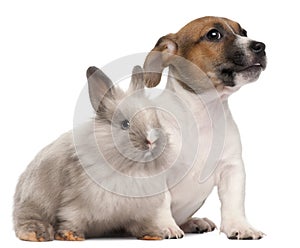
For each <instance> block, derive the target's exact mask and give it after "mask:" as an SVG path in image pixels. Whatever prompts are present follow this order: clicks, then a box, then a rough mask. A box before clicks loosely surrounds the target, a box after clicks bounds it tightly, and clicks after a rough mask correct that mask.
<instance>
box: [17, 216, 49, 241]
mask: <svg viewBox="0 0 300 248" xmlns="http://www.w3.org/2000/svg"><path fill="white" fill-rule="evenodd" d="M17 236H18V238H19V239H21V240H24V241H33V242H44V241H52V240H53V238H54V237H53V236H54V235H53V227H52V226H51V225H49V224H45V223H43V222H41V221H34V220H32V221H30V222H29V223H27V224H25V225H22V226H21V227H19V228H17Z"/></svg>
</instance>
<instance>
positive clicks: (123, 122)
mask: <svg viewBox="0 0 300 248" xmlns="http://www.w3.org/2000/svg"><path fill="white" fill-rule="evenodd" d="M129 127H130V123H129V121H128V120H124V121H122V122H121V128H122V129H123V130H127V129H128V128H129Z"/></svg>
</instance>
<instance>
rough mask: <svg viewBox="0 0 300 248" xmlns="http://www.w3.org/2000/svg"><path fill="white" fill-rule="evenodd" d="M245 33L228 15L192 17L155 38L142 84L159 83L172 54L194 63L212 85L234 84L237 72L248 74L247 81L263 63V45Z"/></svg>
mask: <svg viewBox="0 0 300 248" xmlns="http://www.w3.org/2000/svg"><path fill="white" fill-rule="evenodd" d="M246 37H247V32H246V31H245V30H244V29H243V28H241V26H240V25H239V24H238V23H237V22H234V21H231V20H229V19H226V18H219V17H203V18H199V19H196V20H194V21H192V22H190V23H188V24H187V25H185V26H184V27H183V28H181V29H180V30H179V31H178V32H177V33H176V34H169V35H166V36H163V37H162V38H160V39H159V40H158V42H157V44H156V45H155V47H154V48H153V49H152V51H151V52H150V53H149V54H148V56H147V58H146V60H145V64H144V69H145V71H146V72H147V71H148V73H146V74H145V81H146V82H145V83H146V86H148V87H154V86H156V85H157V84H159V82H160V79H161V73H162V71H163V69H164V68H165V67H167V66H170V65H172V66H174V67H175V68H176V63H174V61H175V59H174V58H176V56H180V57H183V58H184V59H186V60H188V61H190V62H192V63H193V64H194V65H196V66H197V67H198V68H199V69H201V71H202V72H203V73H204V74H205V75H207V76H208V77H209V78H210V80H211V81H212V83H213V85H214V86H215V87H217V86H218V85H220V84H223V85H225V86H230V87H232V86H235V84H236V83H237V82H235V81H236V76H237V75H240V77H239V78H245V77H246V76H247V77H248V76H249V81H250V80H251V79H253V78H255V76H256V74H260V71H261V70H262V69H264V68H265V66H266V59H265V51H264V49H265V46H264V44H263V43H261V42H255V41H251V40H250V39H248V38H246ZM177 69H178V68H177ZM244 71H246V72H247V73H244ZM249 71H250V72H249ZM242 72H243V73H242ZM239 73H240V74H239ZM245 80H248V79H245Z"/></svg>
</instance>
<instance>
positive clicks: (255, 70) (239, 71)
mask: <svg viewBox="0 0 300 248" xmlns="http://www.w3.org/2000/svg"><path fill="white" fill-rule="evenodd" d="M265 68H266V61H265V60H262V61H259V62H254V63H253V64H251V65H246V66H240V65H231V66H228V67H225V68H222V69H221V70H220V74H219V79H220V80H221V81H222V83H223V84H224V86H229V87H234V86H236V85H237V84H239V81H243V82H253V81H255V80H257V79H258V77H259V75H260V73H261V72H262V71H263V70H264V69H265Z"/></svg>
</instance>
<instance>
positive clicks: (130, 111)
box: [111, 91, 167, 162]
mask: <svg viewBox="0 0 300 248" xmlns="http://www.w3.org/2000/svg"><path fill="white" fill-rule="evenodd" d="M111 127H112V129H111V131H112V136H113V140H114V145H115V147H116V148H117V149H118V151H119V152H120V153H121V154H122V155H123V156H125V157H126V158H128V159H131V160H134V161H137V162H147V161H152V160H154V159H156V158H157V157H158V156H159V155H160V154H161V153H162V152H163V150H164V148H165V146H166V144H167V135H166V133H165V132H164V131H163V129H162V128H161V125H160V123H159V121H158V117H157V109H155V107H154V106H153V105H152V104H151V102H149V101H147V99H145V96H144V95H143V92H142V91H137V92H135V93H134V94H131V95H129V96H127V97H125V98H124V99H122V100H121V101H120V102H119V103H118V104H117V106H116V108H115V110H114V113H113V117H112V122H111Z"/></svg>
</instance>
